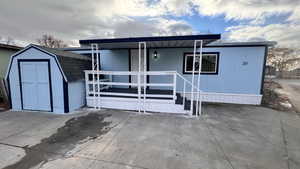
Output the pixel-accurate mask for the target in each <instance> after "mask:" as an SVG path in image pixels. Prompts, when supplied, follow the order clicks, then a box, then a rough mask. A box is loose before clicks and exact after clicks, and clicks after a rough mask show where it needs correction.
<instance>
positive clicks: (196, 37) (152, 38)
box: [79, 34, 221, 44]
mask: <svg viewBox="0 0 300 169" xmlns="http://www.w3.org/2000/svg"><path fill="white" fill-rule="evenodd" d="M220 38H221V34H206V35H185V36H150V37H133V38H112V39H85V40H79V43H80V44H91V43H122V42H147V41H148V42H149V41H174V40H202V39H203V40H204V39H215V40H218V39H220Z"/></svg>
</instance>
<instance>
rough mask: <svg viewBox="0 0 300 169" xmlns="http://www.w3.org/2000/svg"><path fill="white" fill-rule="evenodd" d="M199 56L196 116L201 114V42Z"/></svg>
mask: <svg viewBox="0 0 300 169" xmlns="http://www.w3.org/2000/svg"><path fill="white" fill-rule="evenodd" d="M199 42H200V55H199V69H198V83H197V91H198V92H197V104H196V116H198V115H201V114H202V110H201V108H202V101H201V96H200V93H201V90H200V75H201V70H202V47H203V40H200V41H199Z"/></svg>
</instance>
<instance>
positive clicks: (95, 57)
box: [91, 44, 100, 109]
mask: <svg viewBox="0 0 300 169" xmlns="http://www.w3.org/2000/svg"><path fill="white" fill-rule="evenodd" d="M91 48H92V86H93V88H92V89H93V105H94V108H95V109H100V94H99V93H100V74H99V61H100V60H99V50H98V44H91ZM95 75H96V76H97V78H96V76H95ZM95 78H96V79H95ZM96 87H97V89H96Z"/></svg>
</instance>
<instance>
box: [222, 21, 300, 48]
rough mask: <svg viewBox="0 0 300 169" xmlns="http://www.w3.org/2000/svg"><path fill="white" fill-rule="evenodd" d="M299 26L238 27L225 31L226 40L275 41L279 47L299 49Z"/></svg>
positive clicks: (292, 24)
mask: <svg viewBox="0 0 300 169" xmlns="http://www.w3.org/2000/svg"><path fill="white" fill-rule="evenodd" d="M299 30H300V24H294V23H286V24H270V25H266V26H262V25H239V26H232V27H229V28H227V29H226V34H225V36H226V38H225V39H227V40H230V41H258V40H271V41H277V42H278V44H279V46H283V47H293V48H299V47H300V32H299Z"/></svg>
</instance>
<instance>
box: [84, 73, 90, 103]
mask: <svg viewBox="0 0 300 169" xmlns="http://www.w3.org/2000/svg"><path fill="white" fill-rule="evenodd" d="M84 76H85V93H86V98H87V97H89V93H90V88H89V74H88V72H84Z"/></svg>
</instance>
